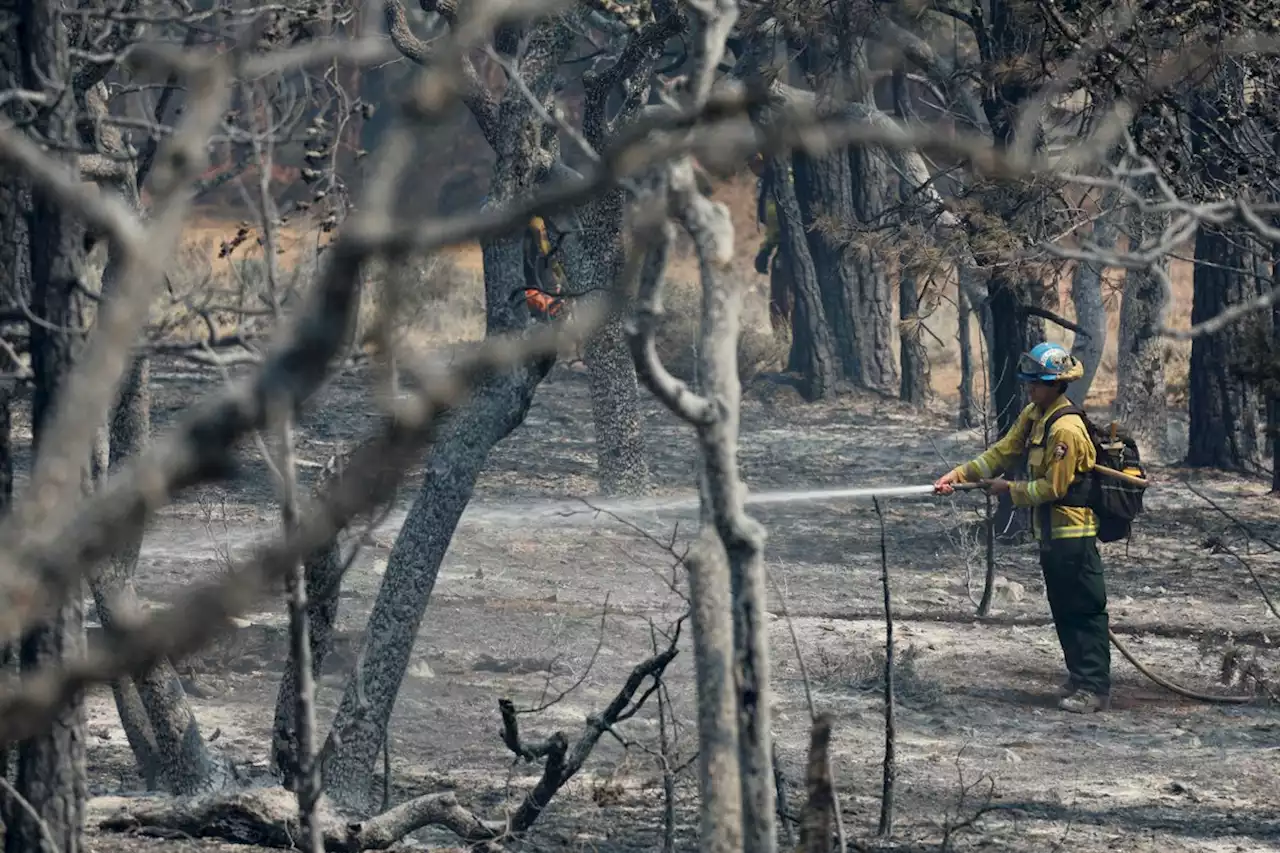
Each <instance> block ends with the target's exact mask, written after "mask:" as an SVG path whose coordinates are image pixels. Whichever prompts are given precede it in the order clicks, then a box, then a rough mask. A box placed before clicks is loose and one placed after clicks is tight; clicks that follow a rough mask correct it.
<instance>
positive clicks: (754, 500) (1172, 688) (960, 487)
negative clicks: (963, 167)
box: [746, 465, 1254, 705]
mask: <svg viewBox="0 0 1280 853" xmlns="http://www.w3.org/2000/svg"><path fill="white" fill-rule="evenodd" d="M1093 470H1095V471H1097V472H1098V473H1099V474H1102V475H1103V476H1106V477H1112V478H1114V479H1117V480H1122V481H1124V482H1127V483H1129V484H1131V485H1135V486H1142V487H1144V488H1145V487H1147V486H1149V485H1150V481H1148V480H1146V479H1143V478H1141V477H1135V476H1133V475H1132V474H1126V473H1125V472H1123V471H1117V470H1115V469H1114V468H1108V467H1107V466H1105V465H1095V466H1094V468H1093ZM951 488H952V489H953V490H955V491H958V492H967V491H977V490H979V489H986V488H987V485H986V483H980V482H979V483H953V484H952V486H951ZM935 494H937V490H936V489H935V488H934V486H933V485H928V486H890V487H870V488H862V489H833V490H824V491H823V492H822V497H823V498H824V499H828V498H829V499H837V498H846V499H847V498H903V497H923V496H926V495H935ZM792 500H795V494H794V493H786V492H774V493H769V492H766V493H761V494H755V495H749V496H748V497H747V500H746V502H747V503H750V504H762V503H775V502H790V501H792ZM1107 636H1108V637H1109V638H1110V639H1111V643H1112V645H1114V646H1115V647H1116V649H1117V650H1118V651H1119V652H1120V654H1121V655H1123V656H1124V659H1125V660H1127V661H1128V662H1129V663H1130V664H1132V665H1133V668H1134V669H1136V670H1138V672H1140V673H1142V674H1143V675H1145V676H1146V677H1147V678H1149V679H1151V681H1153V682H1154V683H1155V684H1157V685H1159V686H1160V687H1163V688H1164V689H1165V690H1168V691H1169V692H1170V693H1175V694H1177V695H1179V696H1182V697H1184V698H1187V699H1194V700H1196V701H1198V702H1208V703H1212V704H1218V705H1247V704H1249V703H1251V702H1253V701H1254V697H1252V696H1219V695H1215V694H1212V693H1200V692H1197V691H1195V690H1190V689H1188V688H1186V687H1183V686H1181V685H1179V684H1176V683H1174V682H1172V681H1170V680H1169V679H1167V678H1164V677H1163V676H1161V675H1159V674H1157V673H1155V672H1152V671H1151V669H1149V668H1148V667H1147V666H1146V665H1144V664H1143V663H1142V662H1141V661H1139V660H1138V659H1137V658H1136V657H1135V656H1134V654H1133V652H1132V651H1131V650H1130V649H1129V647H1128V646H1126V645H1125V644H1124V643H1123V642H1122V641H1121V639H1120V638H1119V637H1117V636H1116V633H1115V631H1112V630H1111V629H1110V628H1108V629H1107Z"/></svg>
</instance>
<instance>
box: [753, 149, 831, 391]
mask: <svg viewBox="0 0 1280 853" xmlns="http://www.w3.org/2000/svg"><path fill="white" fill-rule="evenodd" d="M788 160H789V158H787V157H785V156H783V155H780V154H779V155H773V156H771V157H770V158H769V159H768V161H767V164H766V167H765V168H766V169H768V170H769V173H770V174H771V176H772V181H771V183H772V186H773V198H774V202H775V204H776V207H777V216H778V232H779V239H780V245H779V247H778V251H779V252H780V253H785V255H786V258H787V266H788V271H789V273H790V275H791V285H792V292H793V294H794V295H795V307H794V309H793V311H792V314H791V354H790V357H789V364H790V366H792V367H793V368H794V369H796V370H798V371H799V372H800V375H801V377H802V378H801V393H802V394H803V395H804V398H805V399H806V400H820V399H822V398H823V397H825V396H827V395H828V394H830V393H832V392H833V391H834V390H835V387H836V383H837V382H838V381H839V377H840V367H839V360H838V359H839V357H838V355H837V353H836V344H835V337H834V335H833V334H832V331H831V327H830V325H829V324H828V322H827V313H826V309H825V308H824V307H823V301H822V288H821V286H820V285H819V282H818V272H817V268H816V267H815V265H814V262H813V255H812V254H811V253H810V249H809V242H808V240H807V239H806V238H805V230H804V220H803V217H802V214H801V212H800V203H799V201H798V200H797V198H796V189H795V185H794V184H793V183H792V181H791V180H790V179H789V176H790V172H791V164H790V163H789V162H788Z"/></svg>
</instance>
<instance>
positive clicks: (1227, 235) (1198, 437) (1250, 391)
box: [1187, 226, 1271, 472]
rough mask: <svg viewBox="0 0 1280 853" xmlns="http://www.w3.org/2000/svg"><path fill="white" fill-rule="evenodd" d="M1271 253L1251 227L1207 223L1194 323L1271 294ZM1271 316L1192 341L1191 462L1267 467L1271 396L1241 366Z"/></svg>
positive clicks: (1199, 242)
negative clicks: (1265, 455) (1225, 227)
mask: <svg viewBox="0 0 1280 853" xmlns="http://www.w3.org/2000/svg"><path fill="white" fill-rule="evenodd" d="M1269 256H1270V252H1267V251H1265V250H1264V249H1263V247H1262V246H1260V245H1259V244H1258V243H1257V242H1256V240H1255V239H1254V238H1253V237H1252V236H1251V235H1250V234H1249V233H1248V232H1247V231H1246V230H1245V229H1234V230H1231V231H1223V230H1219V229H1213V228H1210V227H1208V226H1201V229H1200V231H1199V233H1198V234H1197V235H1196V255H1195V257H1196V267H1195V274H1194V285H1193V286H1194V288H1195V289H1194V295H1193V297H1192V303H1191V323H1192V324H1193V325H1194V324H1196V323H1202V322H1204V321H1205V320H1208V319H1210V318H1212V317H1214V316H1216V315H1218V314H1220V313H1221V312H1222V311H1223V309H1225V308H1226V307H1227V306H1229V305H1235V304H1239V303H1241V302H1246V301H1248V300H1250V299H1252V298H1254V297H1256V296H1258V295H1259V294H1260V293H1262V292H1264V291H1265V290H1266V289H1267V287H1268V285H1269V283H1270V273H1269V270H1268V269H1267V268H1266V267H1267V263H1266V261H1267V260H1268V259H1269ZM1270 319H1271V318H1270V315H1269V314H1266V313H1254V314H1251V315H1249V316H1247V317H1245V318H1242V319H1241V320H1240V321H1238V322H1235V323H1232V324H1230V325H1228V326H1227V327H1226V328H1224V329H1222V330H1221V331H1219V332H1217V333H1214V334H1209V335H1201V336H1199V337H1197V338H1196V339H1195V340H1193V341H1192V342H1191V372H1190V378H1189V382H1190V415H1191V418H1190V441H1189V443H1188V446H1187V465H1190V466H1195V467H1206V468H1222V469H1225V470H1235V471H1245V472H1257V471H1258V470H1259V469H1260V468H1261V467H1262V464H1263V459H1262V455H1263V444H1264V442H1263V438H1262V435H1261V433H1262V427H1263V425H1265V423H1266V412H1265V406H1266V400H1265V399H1264V397H1263V394H1262V393H1261V391H1260V390H1259V388H1258V387H1257V384H1256V383H1255V382H1253V381H1250V380H1248V379H1246V378H1244V377H1243V376H1242V375H1241V368H1242V367H1243V366H1245V365H1246V364H1247V362H1248V360H1249V358H1250V353H1249V352H1248V348H1249V347H1251V346H1256V344H1257V342H1258V341H1259V340H1263V339H1264V338H1263V337H1260V335H1259V333H1260V325H1261V324H1263V323H1269V322H1270Z"/></svg>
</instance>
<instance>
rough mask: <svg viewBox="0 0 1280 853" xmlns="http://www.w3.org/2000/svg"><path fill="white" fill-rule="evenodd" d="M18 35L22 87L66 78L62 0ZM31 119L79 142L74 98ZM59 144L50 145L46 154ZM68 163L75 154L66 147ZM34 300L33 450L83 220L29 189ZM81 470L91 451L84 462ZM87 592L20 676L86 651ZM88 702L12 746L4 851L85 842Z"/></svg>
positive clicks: (31, 642) (62, 615)
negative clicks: (14, 760)
mask: <svg viewBox="0 0 1280 853" xmlns="http://www.w3.org/2000/svg"><path fill="white" fill-rule="evenodd" d="M17 33H18V43H19V45H20V49H21V55H22V78H23V82H24V84H25V87H26V88H28V89H31V90H34V91H48V90H49V87H50V86H58V85H63V86H69V85H70V83H71V61H70V51H69V48H68V43H67V32H66V29H65V26H64V23H63V8H62V4H61V2H59V0H21V2H19V3H18V27H17ZM51 101H52V102H51V104H50V105H49V106H47V107H42V108H41V109H40V111H39V113H38V114H37V116H36V120H35V121H34V123H33V130H34V133H35V134H37V135H38V136H40V137H43V138H44V139H46V140H49V142H51V143H52V144H53V145H54V146H57V145H62V146H67V148H68V149H69V148H70V146H71V145H74V143H75V141H76V128H75V119H76V117H75V104H74V101H73V99H71V98H67V97H62V98H54V99H51ZM56 151H57V149H56V148H53V149H52V150H51V156H57V155H56V154H54V152H56ZM62 156H63V158H64V159H65V160H66V162H67V163H68V165H70V166H72V167H73V168H74V165H75V161H74V154H64V155H62ZM28 237H29V239H28V250H29V258H30V272H31V307H32V310H33V312H34V314H35V317H36V318H37V321H34V322H31V323H30V324H29V328H30V341H31V368H32V374H33V380H34V385H35V387H34V391H33V394H32V413H31V420H32V434H33V437H34V441H33V445H34V448H33V449H34V452H35V454H39V453H40V451H41V449H42V446H41V442H42V440H43V437H44V433H45V431H46V429H47V428H48V424H49V422H50V420H51V419H52V417H53V409H54V406H55V405H57V402H58V395H59V392H60V391H61V389H62V385H63V382H64V380H65V377H66V375H67V372H68V370H69V369H70V367H71V365H72V361H73V358H74V342H75V341H74V337H73V335H74V332H73V331H71V329H72V328H73V327H74V325H75V323H76V316H75V315H76V312H75V306H74V295H75V293H76V290H77V282H78V280H79V276H80V274H81V271H82V266H83V262H84V242H83V238H84V227H83V225H81V224H80V223H79V222H78V221H77V220H76V219H75V217H73V216H71V215H70V214H69V213H67V212H65V211H64V210H63V209H62V206H61V205H59V204H58V203H57V202H56V201H55V200H54V199H52V198H49V197H48V196H47V195H45V194H44V193H41V192H33V193H32V197H31V220H30V231H29V234H28ZM83 464H84V465H85V470H86V472H87V466H88V459H85V460H83ZM83 601H84V600H83V597H82V596H81V595H77V594H75V593H74V591H73V594H72V595H71V596H70V597H69V599H68V601H67V602H66V603H65V604H64V605H63V606H62V607H61V608H59V609H58V611H57V612H56V613H55V614H54V615H53V616H52V617H51V618H50V619H49V621H48V622H46V623H44V624H41V625H37V626H35V627H33V628H32V629H31V630H30V631H29V632H28V633H27V635H26V636H24V637H23V638H22V642H21V646H20V650H19V665H20V667H21V670H22V672H23V674H24V675H25V674H28V673H32V672H36V671H39V670H40V669H42V668H45V667H48V666H52V665H57V663H58V662H59V661H62V660H65V659H68V658H75V657H78V656H80V655H81V654H83V652H84V603H83ZM84 761H85V743H84V706H83V704H82V703H81V702H79V701H76V702H72V703H71V704H70V705H69V706H68V707H67V708H66V709H65V710H63V711H62V712H60V713H59V714H57V715H56V716H55V717H54V719H52V720H51V721H50V725H49V727H48V729H47V731H46V732H45V733H44V734H41V735H39V736H36V737H33V738H31V739H30V740H27V741H24V742H22V743H21V744H19V746H18V772H17V790H18V792H19V793H20V794H21V795H22V796H23V797H24V798H25V799H26V801H27V803H28V804H30V806H31V809H30V811H28V810H27V809H20V808H10V809H9V810H8V811H7V813H6V818H5V824H6V826H5V850H6V851H7V853H26V851H33V850H42V849H44V848H45V847H46V846H47V844H46V837H49V838H51V839H52V842H53V843H54V844H55V845H56V846H57V849H58V851H59V853H77V851H79V850H80V849H81V833H82V830H83V826H84V801H85V783H86V776H85V764H84Z"/></svg>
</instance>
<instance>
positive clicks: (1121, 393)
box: [1111, 217, 1168, 461]
mask: <svg viewBox="0 0 1280 853" xmlns="http://www.w3.org/2000/svg"><path fill="white" fill-rule="evenodd" d="M1163 230H1164V222H1163V218H1160V219H1156V220H1154V221H1153V220H1151V219H1149V218H1146V217H1143V218H1140V219H1138V220H1137V221H1135V222H1134V223H1133V225H1132V227H1131V239H1132V240H1133V242H1134V244H1135V245H1138V244H1141V242H1142V240H1143V239H1144V238H1145V237H1146V236H1154V235H1155V234H1158V233H1160V232H1162V231H1163ZM1166 272H1167V270H1166ZM1167 301H1168V294H1166V293H1165V289H1164V286H1163V285H1162V284H1161V282H1160V280H1159V279H1158V278H1156V276H1154V275H1152V274H1151V273H1150V272H1149V271H1147V270H1129V271H1128V272H1126V273H1125V280H1124V291H1123V293H1122V295H1121V299H1120V329H1119V340H1118V341H1117V345H1116V398H1115V405H1114V406H1113V407H1112V410H1111V416H1112V417H1113V418H1114V419H1115V420H1116V421H1118V422H1119V423H1121V424H1123V425H1124V427H1125V429H1126V430H1127V431H1128V432H1129V433H1130V434H1131V435H1133V437H1134V439H1135V440H1136V441H1137V442H1138V443H1139V447H1140V449H1141V452H1142V455H1143V458H1144V459H1147V460H1151V461H1160V460H1161V459H1163V457H1164V455H1165V449H1166V445H1167V435H1168V427H1167V424H1166V417H1167V412H1166V409H1167V406H1168V396H1167V391H1166V386H1165V372H1164V357H1165V340H1164V338H1163V337H1161V335H1160V318H1161V317H1162V316H1163V314H1164V312H1165V310H1166V307H1167V306H1166V303H1167Z"/></svg>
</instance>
